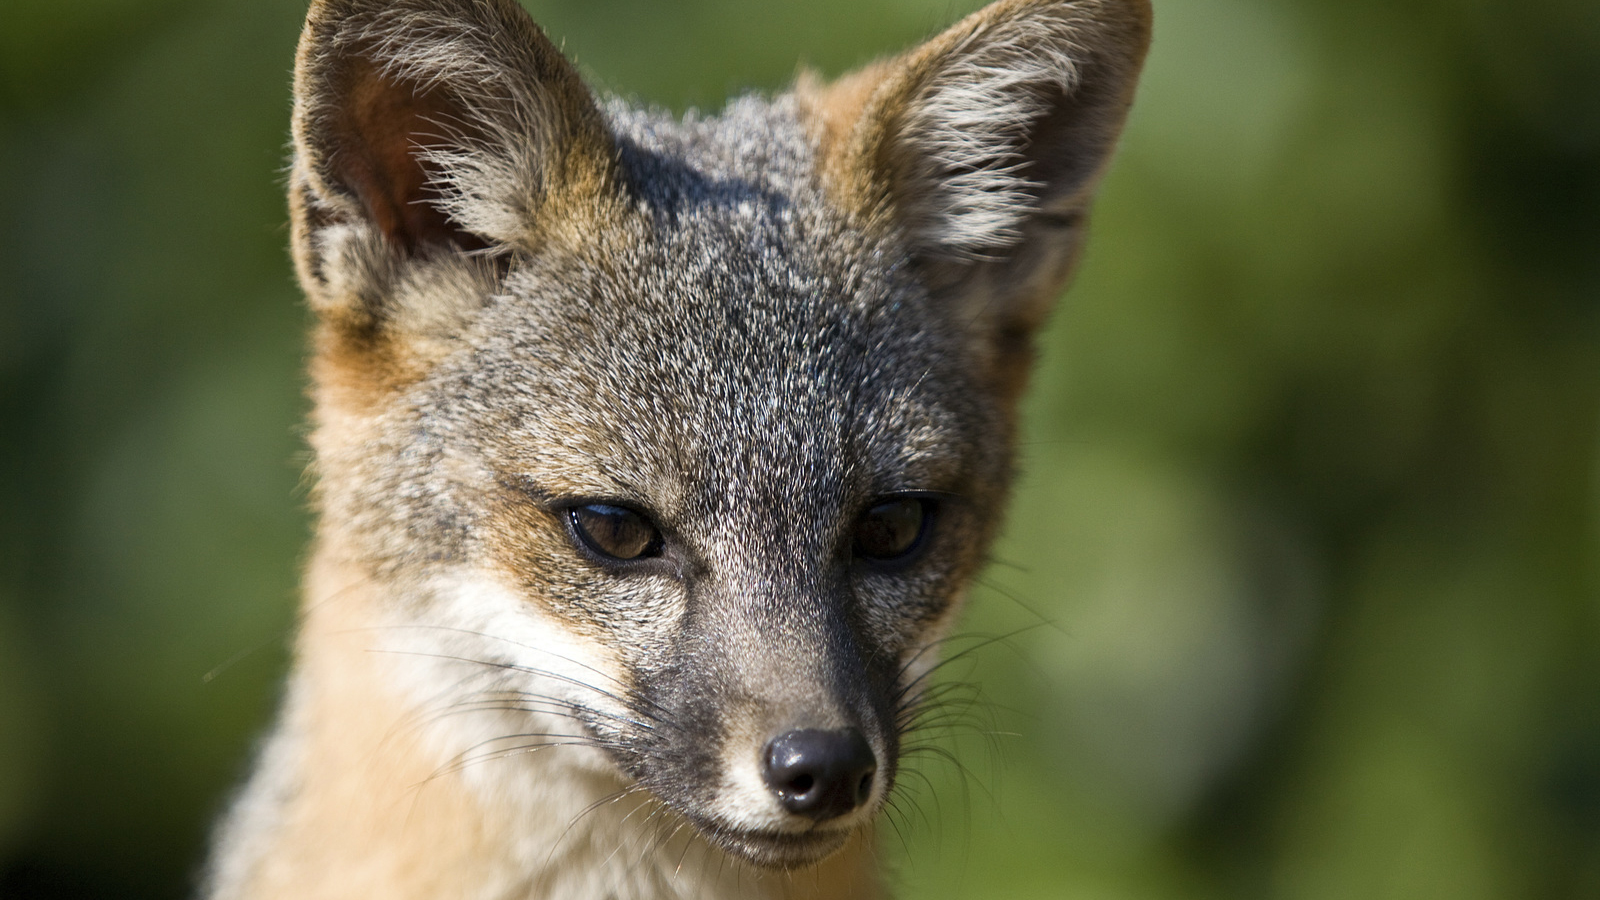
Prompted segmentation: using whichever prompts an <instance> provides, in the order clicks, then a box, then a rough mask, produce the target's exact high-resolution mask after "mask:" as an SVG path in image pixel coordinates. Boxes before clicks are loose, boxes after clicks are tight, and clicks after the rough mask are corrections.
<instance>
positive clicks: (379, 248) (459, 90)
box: [290, 0, 617, 333]
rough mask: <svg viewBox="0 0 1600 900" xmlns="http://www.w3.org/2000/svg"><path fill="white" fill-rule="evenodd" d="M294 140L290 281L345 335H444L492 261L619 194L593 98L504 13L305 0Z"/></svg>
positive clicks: (419, 0)
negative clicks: (408, 331) (431, 331)
mask: <svg viewBox="0 0 1600 900" xmlns="http://www.w3.org/2000/svg"><path fill="white" fill-rule="evenodd" d="M293 131H294V165H293V171H292V174H291V185H290V191H291V207H292V217H293V243H294V250H295V262H296V268H297V269H298V271H299V275H300V280H301V283H302V285H303V286H304V288H305V290H306V294H307V296H308V297H309V298H310V301H311V303H312V305H313V307H314V308H315V309H316V310H317V312H318V313H319V314H320V315H321V316H322V317H323V319H324V321H325V322H327V323H329V324H331V325H334V326H336V327H338V328H343V329H345V330H354V331H357V332H362V331H364V332H368V333H371V332H377V331H380V330H382V329H384V328H385V327H396V328H402V329H403V328H406V327H407V326H408V325H410V326H415V327H417V328H422V329H424V330H425V329H426V328H428V327H432V328H435V329H439V328H446V329H447V328H449V327H451V324H450V323H451V320H459V318H460V315H459V314H460V313H462V312H466V310H462V309H440V308H436V307H438V306H439V305H440V304H444V305H446V306H449V305H451V304H454V305H455V306H457V307H459V306H462V305H471V304H472V303H473V302H475V300H474V298H476V302H481V300H482V298H483V297H485V296H487V295H488V293H490V292H492V288H493V284H492V282H493V281H494V279H495V278H496V277H497V273H498V271H499V266H497V265H496V264H495V263H494V261H493V260H492V257H494V256H496V255H499V254H504V253H508V252H511V251H514V250H517V249H531V248H533V247H537V246H538V245H540V244H542V243H545V242H549V241H552V240H560V239H561V236H562V233H563V230H564V229H573V228H579V227H582V225H583V223H585V222H586V221H589V219H590V218H591V214H592V213H593V212H594V211H595V210H596V209H597V208H599V207H601V206H603V205H604V201H605V198H606V197H609V196H614V195H615V193H616V189H615V186H616V183H617V174H616V152H615V149H614V144H613V142H612V139H611V136H610V133H609V131H608V129H607V127H606V125H605V122H604V119H603V117H602V116H601V114H600V112H599V109H598V107H597V106H596V104H595V101H594V98H593V96H592V95H591V94H590V93H589V90H588V88H587V87H585V85H584V84H583V81H582V79H581V78H580V77H579V76H578V73H577V71H576V70H575V69H574V68H573V66H572V65H571V64H570V63H569V62H568V61H567V60H566V59H565V58H563V57H562V55H561V53H560V51H558V50H557V49H556V48H555V46H554V45H552V44H551V43H550V41H549V40H548V39H547V38H546V37H545V36H544V33H543V32H541V31H540V30H539V28H538V26H536V25H535V24H534V23H533V21H532V20H531V19H529V18H528V15H527V13H526V12H524V11H523V9H522V7H521V6H519V5H518V4H517V3H516V0H314V2H313V3H312V5H311V10H310V12H309V13H308V15H307V18H306V24H305V30H304V32H303V33H302V34H301V37H300V48H299V52H298V56H297V58H296V66H295V90H294V125H293ZM419 262H422V263H427V265H417V263H419ZM417 280H422V281H426V282H430V284H408V282H409V281H417ZM441 280H442V282H443V283H441ZM430 306H431V307H434V308H430Z"/></svg>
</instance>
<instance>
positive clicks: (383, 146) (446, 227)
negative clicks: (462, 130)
mask: <svg viewBox="0 0 1600 900" xmlns="http://www.w3.org/2000/svg"><path fill="white" fill-rule="evenodd" d="M347 77H348V79H349V82H348V88H347V90H346V93H345V94H344V96H345V98H346V105H345V106H344V108H343V109H342V110H341V113H342V116H341V118H342V119H343V122H342V123H341V125H342V127H341V128H340V131H342V132H343V134H341V138H342V140H340V142H339V143H340V145H341V149H340V150H339V151H338V154H337V157H336V158H335V159H333V160H331V162H332V164H333V169H334V172H335V173H336V175H337V177H338V178H339V179H340V180H342V181H343V182H344V183H345V184H346V185H347V186H349V187H350V188H352V189H353V190H354V191H355V193H356V195H357V196H358V197H359V198H360V199H361V203H362V204H363V205H364V206H365V207H366V209H367V214H368V216H369V217H370V218H371V220H372V221H373V223H374V224H376V225H377V226H378V228H379V229H380V230H382V232H383V235H384V237H386V238H387V239H388V240H389V241H390V243H392V244H394V245H395V246H396V247H398V248H400V249H401V250H403V251H404V252H406V253H407V254H408V255H409V254H414V253H416V252H417V251H418V250H419V248H420V247H421V246H422V245H424V244H433V245H439V246H450V245H454V246H456V247H459V248H461V249H467V250H476V249H481V248H483V247H484V246H486V245H485V244H484V242H483V240H482V239H480V238H479V237H478V236H477V235H474V234H471V233H470V232H466V231H463V230H461V229H460V228H458V227H456V226H455V224H454V223H452V222H451V221H450V219H449V217H448V216H446V215H445V214H444V212H443V211H442V210H440V209H439V207H438V206H437V205H436V204H435V203H433V202H432V199H433V195H434V193H435V192H434V191H433V190H432V189H431V188H430V187H429V181H430V179H431V176H432V174H433V173H432V172H431V171H430V170H429V167H428V166H427V165H426V164H425V163H424V162H423V161H422V160H421V159H419V158H418V154H420V153H421V152H422V151H423V149H424V148H425V146H427V145H428V144H430V143H438V142H439V141H440V140H441V132H442V131H443V129H444V127H445V126H444V125H443V124H442V123H446V122H450V121H454V120H455V119H456V116H454V115H453V110H452V106H451V103H450V101H449V99H448V98H447V97H445V96H444V95H443V92H442V91H438V90H434V91H422V90H418V89H416V88H415V87H414V86H413V85H411V84H407V83H405V82H397V81H392V80H389V79H386V78H384V77H383V76H382V75H381V74H380V73H379V71H378V69H377V67H376V66H374V65H373V64H372V63H371V62H370V61H368V60H365V59H357V60H355V61H353V62H352V64H351V67H350V71H349V73H348V75H347Z"/></svg>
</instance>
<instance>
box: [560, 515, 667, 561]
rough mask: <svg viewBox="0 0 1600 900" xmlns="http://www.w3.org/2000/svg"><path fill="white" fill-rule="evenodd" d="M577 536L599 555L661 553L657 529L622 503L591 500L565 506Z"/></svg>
mask: <svg viewBox="0 0 1600 900" xmlns="http://www.w3.org/2000/svg"><path fill="white" fill-rule="evenodd" d="M567 521H568V522H569V523H570V524H571V525H572V532H573V534H574V535H576V536H577V538H578V540H579V541H581V542H582V543H583V545H584V546H586V547H588V548H589V549H590V550H592V551H594V552H595V553H597V554H599V555H600V556H603V557H606V558H609V559H617V560H630V559H643V558H645V557H649V556H659V555H660V553H661V532H660V531H659V530H658V529H657V528H656V526H654V525H652V524H650V520H649V519H647V518H645V517H644V516H642V515H640V514H639V513H636V512H634V511H633V510H631V509H628V508H626V507H623V506H610V505H608V504H605V503H591V504H588V505H587V506H574V507H572V508H571V509H569V510H567Z"/></svg>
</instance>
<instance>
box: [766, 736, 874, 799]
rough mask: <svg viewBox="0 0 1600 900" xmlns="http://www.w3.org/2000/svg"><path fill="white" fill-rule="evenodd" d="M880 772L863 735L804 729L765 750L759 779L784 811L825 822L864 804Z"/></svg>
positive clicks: (774, 741)
mask: <svg viewBox="0 0 1600 900" xmlns="http://www.w3.org/2000/svg"><path fill="white" fill-rule="evenodd" d="M877 771H878V760H877V758H876V757H874V756H873V755H872V746H871V745H870V744H868V743H867V739H866V738H864V737H862V736H861V732H859V731H857V730H855V729H854V728H844V729H839V730H837V731H823V730H820V729H815V728H803V729H799V730H796V731H790V732H786V733H784V734H781V735H779V736H778V737H776V738H773V740H772V742H771V743H769V744H767V752H766V759H765V764H764V765H763V766H762V771H761V775H762V777H763V778H764V779H765V780H766V782H767V787H769V788H771V789H772V791H773V793H775V794H777V795H778V800H779V802H781V803H782V804H783V808H784V809H787V810H788V811H789V812H792V813H794V814H795V815H799V816H806V817H807V818H810V819H812V820H813V821H816V822H823V821H826V820H828V819H835V818H838V817H839V816H842V815H844V814H845V813H847V812H850V811H851V810H853V809H855V808H856V807H858V806H860V805H862V804H863V803H866V802H867V798H868V797H871V796H872V776H873V775H874V774H876V773H877Z"/></svg>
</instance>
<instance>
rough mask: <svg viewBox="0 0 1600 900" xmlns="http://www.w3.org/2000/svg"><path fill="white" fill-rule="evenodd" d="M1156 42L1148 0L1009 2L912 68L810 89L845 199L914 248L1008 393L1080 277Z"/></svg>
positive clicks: (830, 179) (832, 172) (908, 59)
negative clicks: (1042, 328) (1090, 218)
mask: <svg viewBox="0 0 1600 900" xmlns="http://www.w3.org/2000/svg"><path fill="white" fill-rule="evenodd" d="M1149 42H1150V5H1149V2H1148V0H1000V2H997V3H993V4H991V5H989V6H988V7H985V8H984V9H982V10H979V11H978V12H976V13H974V14H972V15H971V16H968V17H967V18H966V19H965V20H963V21H961V22H960V23H958V24H956V25H955V26H954V27H952V28H951V29H949V30H948V31H946V32H945V33H943V34H941V35H939V36H938V37H936V38H934V39H933V40H931V41H929V42H928V43H926V44H924V45H923V46H921V47H919V48H917V49H916V50H913V51H911V52H910V53H908V54H906V55H904V56H902V57H899V58H897V59H892V60H888V61H886V62H882V63H878V64H876V65H874V66H871V67H868V68H866V69H864V70H862V71H859V72H856V73H854V74H852V75H848V76H846V77H844V78H842V79H840V80H839V81H837V82H835V83H834V84H832V85H828V86H826V87H820V86H818V85H816V84H815V83H813V82H811V81H809V80H806V79H803V80H802V83H801V85H800V87H799V91H798V93H799V96H800V101H801V105H802V109H803V110H804V111H805V114H806V115H807V116H808V118H809V119H810V122H811V124H812V126H813V128H814V130H815V131H816V134H817V139H818V142H819V144H820V149H821V159H822V167H823V176H824V180H825V182H826V184H827V188H828V189H829V191H830V193H831V194H832V195H833V196H834V199H835V201H836V202H838V203H840V204H841V205H842V206H843V207H844V208H845V209H846V210H847V212H849V213H850V214H851V215H852V216H853V217H855V218H856V220H857V221H858V222H860V223H862V224H863V225H864V226H865V227H869V228H895V229H898V230H899V231H900V233H901V234H903V235H904V236H905V238H906V239H907V240H908V242H909V243H910V249H911V252H912V254H913V255H914V257H915V258H916V261H917V265H918V267H919V270H920V272H921V273H922V276H923V278H924V279H925V280H926V282H927V283H928V284H929V286H930V287H931V288H932V289H933V290H934V291H935V293H936V294H937V295H940V296H941V298H942V299H944V300H946V301H947V302H948V303H949V305H950V306H949V308H950V309H951V312H952V314H953V315H955V316H957V317H959V319H958V321H959V324H960V325H961V327H969V328H971V329H973V330H974V332H975V336H976V337H977V338H978V339H979V340H980V346H979V352H980V353H983V354H985V355H989V356H991V357H992V361H993V363H994V371H995V374H996V376H997V377H998V378H999V379H1000V380H1001V381H1002V383H1005V384H1007V385H1012V386H1020V381H1021V376H1022V374H1023V373H1024V372H1025V371H1026V360H1027V357H1028V355H1029V354H1028V353H1027V352H1026V351H1027V346H1028V338H1029V336H1030V335H1031V333H1032V332H1033V331H1034V329H1035V328H1037V326H1038V325H1039V324H1040V322H1041V321H1042V320H1043V319H1044V317H1045V315H1046V314H1047V313H1048V311H1049V308H1050V306H1051V304H1052V303H1053V302H1054V300H1055V298H1056V296H1057V294H1059V292H1060V291H1061V289H1062V287H1063V285H1064V284H1065V282H1066V279H1067V277H1068V276H1069V275H1070V274H1071V270H1072V266H1073V263H1074V262H1075V260H1076V257H1077V253H1078V250H1079V247H1080V245H1081V243H1082V239H1083V230H1084V219H1085V216H1086V214H1087V212H1088V208H1089V204H1090V201H1091V200H1092V198H1093V195H1094V192H1095V189H1096V187H1097V186H1098V184H1099V181H1100V177H1101V175H1102V174H1103V173H1104V171H1105V169H1106V165H1107V163H1108V161H1109V159H1110V156H1111V153H1112V150H1113V149H1114V147H1115V144H1116V141H1117V137H1118V135H1119V134H1120V133H1121V131H1122V124H1123V121H1124V119H1125V118H1126V116H1127V111H1128V106H1129V104H1130V103H1131V102H1132V99H1133V92H1134V85H1135V82H1136V81H1137V80H1138V75H1139V70H1140V67H1141V66H1142V65H1143V63H1144V56H1145V51H1146V49H1147V48H1148V46H1149ZM1013 382H1014V385H1013V384H1012V383H1013Z"/></svg>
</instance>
